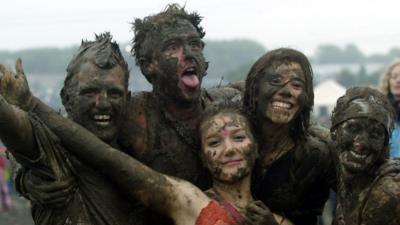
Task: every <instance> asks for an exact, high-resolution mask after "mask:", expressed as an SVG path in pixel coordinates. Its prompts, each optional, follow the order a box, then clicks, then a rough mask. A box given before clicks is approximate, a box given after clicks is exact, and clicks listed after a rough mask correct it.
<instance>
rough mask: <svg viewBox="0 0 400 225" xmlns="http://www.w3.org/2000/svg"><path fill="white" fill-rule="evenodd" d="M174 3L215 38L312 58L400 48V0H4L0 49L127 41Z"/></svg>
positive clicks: (207, 36) (209, 37) (208, 35)
mask: <svg viewBox="0 0 400 225" xmlns="http://www.w3.org/2000/svg"><path fill="white" fill-rule="evenodd" d="M170 2H177V3H180V4H185V2H186V8H187V9H188V10H189V11H197V12H198V13H199V14H200V15H202V16H203V17H204V19H203V22H202V25H203V27H204V28H205V30H206V33H207V34H206V38H208V39H218V40H222V39H237V38H247V39H254V40H256V41H258V42H260V43H262V44H263V45H264V46H265V47H266V48H268V49H272V48H277V47H293V48H296V49H299V50H302V51H304V52H306V53H309V54H310V53H312V52H313V51H314V50H315V48H316V47H317V46H318V45H319V44H326V43H332V44H336V45H339V46H345V45H346V44H349V43H354V44H356V45H357V46H359V47H360V48H361V49H362V50H363V51H364V52H365V53H375V52H377V53H384V52H386V51H387V50H388V49H390V48H391V47H395V46H396V47H400V1H399V0H384V1H383V0H332V1H325V0H186V1H184V0H175V1H162V0H2V3H1V9H2V10H1V12H0V18H1V19H0V50H19V49H24V48H31V47H43V46H55V47H66V46H70V45H74V44H79V43H80V40H81V39H82V38H85V39H93V36H94V35H93V34H94V33H99V32H102V31H110V32H111V33H112V34H113V36H114V38H115V39H116V40H117V41H118V42H127V41H129V40H131V39H132V36H133V33H132V32H131V30H130V24H129V23H130V22H131V21H132V20H133V19H134V18H142V17H144V16H146V15H149V14H153V13H157V12H159V11H160V10H162V9H164V7H165V5H166V4H167V3H170Z"/></svg>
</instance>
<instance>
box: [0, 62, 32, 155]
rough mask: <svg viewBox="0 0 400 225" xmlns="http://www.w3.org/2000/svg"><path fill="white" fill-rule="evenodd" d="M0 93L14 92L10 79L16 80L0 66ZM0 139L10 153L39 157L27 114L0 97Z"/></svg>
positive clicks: (18, 67) (8, 71)
mask: <svg viewBox="0 0 400 225" xmlns="http://www.w3.org/2000/svg"><path fill="white" fill-rule="evenodd" d="M20 68H21V67H20V60H19V61H17V65H16V69H17V73H18V71H20V70H19V69H20ZM0 72H1V74H2V75H1V76H0V89H1V90H2V91H1V92H0V93H1V94H3V93H5V92H10V91H12V90H13V89H12V86H10V78H11V79H18V77H17V78H14V75H13V74H12V72H11V71H10V70H8V69H6V68H5V67H4V66H3V65H2V64H0ZM0 138H1V140H2V141H3V142H4V144H5V145H6V146H7V148H8V149H9V151H11V152H13V153H18V154H21V155H23V156H25V157H28V158H30V159H36V158H37V157H39V152H38V150H37V148H36V144H35V141H34V138H33V133H32V127H31V124H30V121H29V119H28V115H27V113H26V112H24V111H22V110H20V109H18V108H17V107H15V106H13V105H11V104H9V103H8V102H7V101H6V99H4V98H3V96H2V95H0Z"/></svg>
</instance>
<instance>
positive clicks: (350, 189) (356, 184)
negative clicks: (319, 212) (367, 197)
mask: <svg viewBox="0 0 400 225" xmlns="http://www.w3.org/2000/svg"><path fill="white" fill-rule="evenodd" d="M340 176H341V179H340V180H341V184H340V189H342V190H340V189H339V191H342V192H343V193H347V194H352V195H354V194H359V193H361V192H362V191H363V190H366V189H367V188H368V187H369V186H370V185H371V184H372V182H373V181H374V177H375V176H374V175H371V174H363V175H361V176H355V175H354V176H350V175H347V176H346V174H345V173H344V172H343V171H341V172H340Z"/></svg>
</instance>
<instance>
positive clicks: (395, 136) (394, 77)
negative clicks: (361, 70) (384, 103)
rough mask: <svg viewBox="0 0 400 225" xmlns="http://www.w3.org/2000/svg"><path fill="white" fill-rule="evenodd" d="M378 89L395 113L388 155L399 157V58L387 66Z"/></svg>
mask: <svg viewBox="0 0 400 225" xmlns="http://www.w3.org/2000/svg"><path fill="white" fill-rule="evenodd" d="M379 89H380V91H381V92H382V93H383V94H384V95H385V96H386V97H387V98H388V99H389V101H390V103H391V104H392V106H393V108H394V110H395V113H396V115H395V125H394V126H395V127H394V130H393V132H392V135H391V140H390V156H391V157H400V59H396V60H395V61H394V62H393V63H391V64H390V65H389V66H388V67H387V69H386V71H385V73H384V74H383V75H382V80H381V83H380V87H379Z"/></svg>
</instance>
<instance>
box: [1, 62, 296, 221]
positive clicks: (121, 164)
mask: <svg viewBox="0 0 400 225" xmlns="http://www.w3.org/2000/svg"><path fill="white" fill-rule="evenodd" d="M19 67H20V65H19ZM3 70H4V69H3ZM18 71H21V69H20V68H19V69H18ZM4 73H5V75H4V76H2V77H1V78H0V84H1V85H0V87H1V90H0V91H1V93H2V94H3V95H4V97H6V99H7V101H9V102H12V103H14V104H18V106H19V107H21V108H24V109H33V108H37V110H40V111H41V115H46V118H47V119H46V121H47V122H48V123H49V127H50V128H51V129H52V131H53V132H54V133H55V134H56V135H57V136H58V137H60V139H61V141H62V143H65V146H66V148H65V149H67V150H68V151H69V152H70V153H72V154H73V155H74V156H75V157H77V158H79V159H80V160H82V161H84V162H86V163H87V164H89V165H91V166H93V168H94V169H96V170H97V171H99V172H101V173H103V174H104V175H106V176H108V177H109V178H110V179H111V180H112V181H113V182H114V183H115V184H116V185H117V186H119V187H120V188H121V189H122V190H123V191H124V192H125V193H126V194H127V195H129V196H131V197H133V198H135V199H138V200H139V201H141V202H142V203H143V204H144V205H146V206H148V207H151V208H153V209H156V210H157V211H159V212H161V213H163V214H165V215H168V216H169V217H171V218H172V219H173V220H174V222H175V224H185V225H186V224H198V225H208V224H226V225H228V224H230V225H234V224H260V225H261V224H265V225H268V224H273V225H275V224H278V222H277V219H278V220H279V219H280V216H278V215H273V214H271V213H270V212H269V210H268V208H265V207H263V204H262V203H261V202H258V203H254V200H253V198H252V195H251V191H250V182H251V171H252V168H253V165H254V163H255V160H256V157H257V153H258V152H257V144H256V143H255V141H254V138H253V135H252V126H251V124H250V122H249V120H248V119H247V117H246V114H245V113H244V112H243V111H240V108H239V107H238V106H237V105H236V106H235V105H232V103H230V104H229V103H228V104H226V105H224V104H220V105H216V106H215V107H209V108H208V110H207V111H205V113H204V114H203V118H202V119H201V122H200V126H199V128H198V130H199V134H200V143H201V144H200V145H201V149H202V150H201V152H200V154H201V158H202V159H203V161H204V163H205V166H206V167H207V168H208V169H209V171H210V173H211V175H212V178H213V186H212V188H211V189H210V190H208V191H207V193H204V192H202V191H201V190H200V189H199V188H197V187H196V186H195V185H193V184H191V183H189V182H187V181H185V180H182V179H179V178H176V177H172V176H168V175H164V174H161V173H158V172H156V171H155V170H152V169H151V168H149V167H147V166H146V165H144V164H142V163H140V162H139V161H137V160H136V159H134V158H132V157H130V156H128V155H127V154H125V153H123V152H122V151H120V150H116V149H115V148H113V147H112V146H110V145H108V144H106V143H104V142H103V141H102V140H100V139H99V138H98V137H96V136H95V135H94V134H93V133H91V132H89V131H87V130H86V129H83V127H81V126H80V125H78V124H76V123H74V122H73V121H71V120H68V119H67V118H64V117H61V116H60V115H59V114H57V113H56V112H54V111H53V110H52V109H51V108H50V107H48V106H47V105H45V104H44V103H43V102H41V101H40V100H39V99H37V98H35V97H34V96H32V95H31V94H30V91H29V87H28V84H27V81H26V78H25V75H24V74H23V73H22V72H20V73H18V75H17V76H13V75H10V72H9V71H6V70H4ZM111 82H112V81H111ZM9 90H14V91H12V92H10V91H9ZM0 97H1V96H0ZM0 100H1V109H2V110H3V111H4V112H8V113H7V114H6V115H12V116H9V117H10V118H11V117H13V119H15V120H16V121H19V124H23V125H24V127H25V128H26V127H29V124H30V123H29V122H30V121H29V119H28V114H27V113H26V112H24V111H21V110H19V109H17V108H15V107H12V105H11V104H8V103H7V102H6V100H5V99H4V98H2V97H1V99H0ZM20 101H21V102H20ZM102 122H104V121H102ZM12 128H13V127H12ZM2 136H4V135H2ZM6 144H8V143H7V142H6ZM19 149H20V150H19V153H20V154H23V153H24V150H23V149H21V148H19ZM285 224H290V223H288V222H286V223H285Z"/></svg>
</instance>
